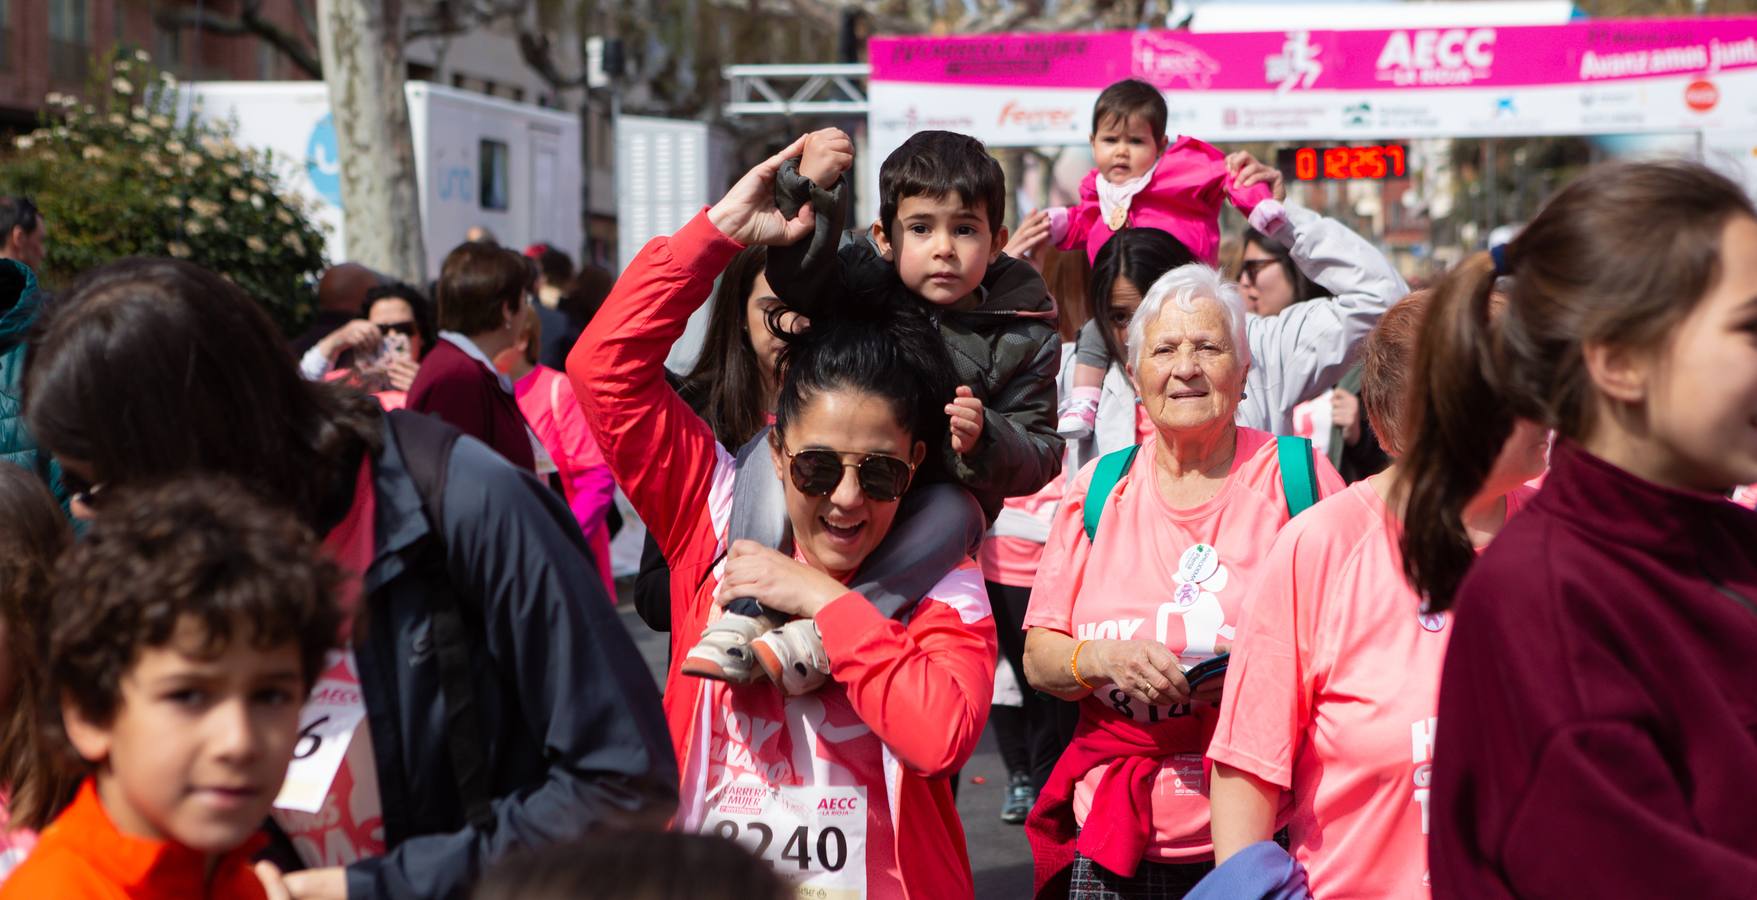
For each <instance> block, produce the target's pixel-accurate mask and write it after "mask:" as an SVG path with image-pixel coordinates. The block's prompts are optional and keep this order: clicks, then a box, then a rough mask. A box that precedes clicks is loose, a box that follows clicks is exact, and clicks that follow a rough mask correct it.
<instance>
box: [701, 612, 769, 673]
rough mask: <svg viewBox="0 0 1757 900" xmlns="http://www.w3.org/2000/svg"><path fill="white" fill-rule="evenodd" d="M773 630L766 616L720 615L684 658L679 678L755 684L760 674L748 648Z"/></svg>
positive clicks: (752, 654) (753, 656)
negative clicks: (691, 676)
mask: <svg viewBox="0 0 1757 900" xmlns="http://www.w3.org/2000/svg"><path fill="white" fill-rule="evenodd" d="M774 628H775V620H774V619H771V618H769V617H768V616H746V615H740V614H738V613H725V614H723V615H721V616H720V618H718V619H715V620H714V621H712V622H710V623H708V627H706V628H704V629H702V637H701V640H699V641H697V642H696V645H695V646H694V647H691V648H689V653H687V654H685V655H684V658H683V666H682V671H683V674H685V675H693V676H695V677H697V678H709V679H712V680H714V681H724V682H727V683H729V684H750V683H751V682H753V681H756V680H757V679H758V678H760V677H762V675H763V670H762V669H759V668H757V661H756V654H755V653H754V652H752V649H751V645H752V644H753V643H754V642H755V641H756V640H757V639H758V638H759V637H760V636H762V635H764V634H766V633H768V632H771V631H773V630H774Z"/></svg>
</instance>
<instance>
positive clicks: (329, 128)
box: [305, 113, 342, 206]
mask: <svg viewBox="0 0 1757 900" xmlns="http://www.w3.org/2000/svg"><path fill="white" fill-rule="evenodd" d="M305 174H306V176H308V177H309V178H310V179H311V187H312V188H313V189H315V190H316V191H317V193H318V194H319V195H320V196H322V197H323V199H325V200H328V201H329V202H331V203H333V204H335V205H336V206H341V205H342V163H341V155H340V154H339V153H337V152H336V123H335V119H334V118H332V117H331V116H330V114H329V113H324V116H323V118H321V119H318V120H317V126H316V127H315V128H312V129H311V139H310V140H309V141H307V142H306V144H305Z"/></svg>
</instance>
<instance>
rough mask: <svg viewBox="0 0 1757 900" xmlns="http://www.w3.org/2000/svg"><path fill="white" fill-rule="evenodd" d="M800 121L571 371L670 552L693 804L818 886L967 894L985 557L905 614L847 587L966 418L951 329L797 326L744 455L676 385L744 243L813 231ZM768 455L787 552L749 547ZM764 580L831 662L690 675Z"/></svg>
mask: <svg viewBox="0 0 1757 900" xmlns="http://www.w3.org/2000/svg"><path fill="white" fill-rule="evenodd" d="M802 143H803V139H801V141H799V142H795V143H794V144H793V145H792V146H790V147H788V148H787V149H785V150H783V151H781V152H780V153H779V154H777V155H775V156H773V157H771V158H770V159H768V160H766V161H765V162H763V163H762V164H760V165H758V166H757V167H756V168H755V169H753V170H751V171H750V172H749V173H748V174H746V175H745V176H744V178H743V179H741V180H740V181H739V182H738V184H736V185H734V186H733V188H732V190H731V191H730V192H729V193H728V194H727V195H726V197H725V198H724V199H722V200H721V201H720V202H719V203H718V204H716V205H715V206H714V207H713V208H712V209H710V210H708V211H707V212H706V213H705V214H703V215H699V216H697V217H696V218H695V219H693V220H691V221H690V223H689V224H687V225H685V226H684V227H683V228H682V229H681V230H680V231H678V233H677V234H675V235H673V236H672V237H669V238H659V239H656V240H654V241H653V242H652V243H650V244H648V245H647V247H646V248H645V249H644V250H643V251H642V252H641V253H640V255H639V256H637V257H636V258H635V260H634V262H633V263H631V264H630V265H629V267H628V269H627V270H626V271H624V272H623V275H622V278H621V280H619V281H618V282H617V284H616V288H615V290H614V291H613V292H612V293H611V296H610V298H609V299H608V300H606V301H605V304H604V307H603V308H602V309H601V310H600V311H599V313H598V315H597V316H596V317H595V318H594V319H593V321H592V324H591V325H590V326H589V327H588V328H587V329H586V332H585V334H584V335H583V336H582V337H581V339H580V342H579V343H578V344H577V345H576V346H575V348H574V351H573V354H572V356H571V357H570V358H569V360H568V369H569V376H570V377H571V378H572V380H573V383H574V389H575V390H576V392H578V394H579V397H580V401H581V404H582V406H583V407H584V408H585V411H586V418H587V420H588V421H589V422H590V423H591V425H592V428H593V431H594V432H595V434H596V437H597V440H598V444H599V446H600V447H601V448H602V449H603V451H604V454H605V457H606V458H607V459H608V460H609V462H610V468H611V470H612V471H613V472H614V473H615V475H616V479H617V482H618V483H619V484H620V485H621V486H622V489H623V490H624V491H625V492H626V493H627V494H628V497H629V499H630V501H632V502H633V504H634V507H635V510H636V512H638V513H639V514H640V517H641V519H642V520H643V521H644V522H645V523H646V524H647V526H648V528H650V529H651V530H652V532H653V534H654V535H655V537H656V538H657V540H658V543H659V546H660V548H661V549H662V550H663V551H664V554H665V558H666V559H667V560H669V561H670V563H671V589H672V590H671V596H672V623H673V627H672V630H671V635H672V654H671V665H670V668H669V670H668V672H667V677H666V689H665V710H666V714H667V718H668V719H669V722H670V726H671V737H672V741H673V743H674V746H675V748H676V751H677V755H678V758H679V760H680V761H681V764H680V769H681V770H682V775H683V777H682V785H681V789H680V792H679V793H680V798H681V805H680V808H679V812H678V822H679V824H680V826H681V827H683V828H686V829H690V830H697V831H707V832H713V833H717V834H721V835H724V836H726V837H729V838H733V839H736V840H737V841H739V842H740V843H741V844H743V845H744V846H746V847H747V848H749V849H750V850H751V851H752V852H754V853H756V854H757V855H759V856H761V857H762V858H764V859H766V860H768V861H769V862H770V863H771V864H773V865H774V866H775V867H776V868H777V869H778V870H779V871H781V872H784V873H786V874H788V875H789V876H791V877H792V878H794V879H795V880H796V881H797V882H799V884H800V885H801V888H802V890H806V891H813V892H818V893H814V894H813V895H818V894H819V893H821V894H822V895H828V896H849V897H854V896H864V897H873V898H896V897H904V896H911V897H969V896H971V895H972V893H973V885H972V882H971V876H970V866H969V859H968V857H967V854H966V853H965V850H964V834H963V827H962V825H961V823H960V821H959V819H958V815H957V811H956V807H955V805H954V803H953V799H952V791H951V785H950V783H949V780H948V776H950V775H951V774H952V773H954V772H956V771H957V770H958V769H959V767H960V766H962V765H963V763H964V762H965V760H966V759H967V758H968V757H969V755H970V753H971V752H972V751H973V750H974V749H975V746H976V741H977V738H978V737H979V736H980V735H981V733H982V728H983V724H984V722H985V720H986V718H987V713H988V704H989V698H990V695H991V691H992V687H993V681H994V671H995V658H996V642H995V634H994V625H993V622H992V619H991V618H990V615H989V606H988V598H987V595H986V593H985V592H984V590H983V585H982V573H981V570H980V569H979V568H978V567H977V566H976V564H975V562H974V561H972V560H969V559H965V560H964V561H963V562H962V563H961V564H954V565H952V566H949V567H948V569H949V570H948V571H945V572H943V574H942V575H941V576H940V577H939V578H938V581H937V583H936V584H934V586H933V587H932V588H931V589H930V590H929V591H928V592H927V594H926V596H924V597H923V598H922V599H921V601H920V602H919V603H918V604H916V605H915V606H914V607H913V610H912V612H911V613H910V615H909V616H908V617H907V621H906V622H904V621H898V620H896V619H892V618H888V617H886V616H884V615H881V614H880V613H879V612H878V610H877V609H875V608H874V606H873V605H872V604H871V603H870V602H869V601H868V600H867V599H866V597H864V596H862V595H861V594H859V593H857V592H854V591H851V590H849V589H848V588H847V587H846V584H847V583H848V582H849V581H850V580H851V579H852V578H853V576H855V574H856V573H857V572H858V571H859V570H860V569H861V566H862V564H863V563H864V562H866V560H867V558H868V556H869V555H871V554H872V552H873V550H874V548H876V547H878V545H879V544H880V542H881V541H883V540H884V539H885V537H886V536H887V535H888V534H889V533H890V532H891V531H892V528H893V524H894V523H896V522H898V521H899V519H898V515H897V512H898V506H899V505H900V501H901V500H902V499H903V498H904V495H905V494H906V493H908V492H909V491H910V489H911V488H912V487H913V486H916V485H917V484H918V483H919V482H921V481H922V480H924V472H923V469H924V468H927V467H929V466H931V465H932V464H931V463H924V461H925V460H929V459H930V458H931V457H932V456H935V455H937V454H930V452H929V448H936V447H938V446H940V445H941V444H943V443H944V442H945V441H947V440H948V438H947V432H946V427H947V426H946V415H945V406H946V404H947V403H948V402H949V401H950V399H951V398H952V396H953V390H954V387H955V376H954V374H953V372H954V370H953V369H952V363H951V360H950V359H949V357H948V356H947V354H946V351H945V345H944V342H943V341H941V340H940V339H939V338H938V334H937V332H936V331H935V329H934V327H933V325H932V324H931V323H930V322H929V321H928V320H927V318H926V317H925V315H921V314H919V313H914V312H912V311H910V312H902V313H897V312H893V313H889V314H886V315H885V316H884V318H882V319H880V320H876V321H875V320H863V319H859V318H854V317H842V316H838V317H834V318H835V321H829V322H823V323H814V324H813V325H812V327H811V328H809V329H807V330H805V331H803V332H801V333H799V334H790V335H786V336H784V337H783V340H784V341H785V342H786V344H787V346H786V348H785V349H784V351H783V356H782V360H781V384H780V388H779V390H778V392H777V395H776V402H775V426H774V429H773V430H772V432H771V434H772V437H771V439H770V440H769V442H768V444H767V446H763V447H759V448H756V449H755V451H754V452H752V453H750V454H746V455H745V456H744V458H743V459H742V460H737V459H734V458H733V457H732V456H731V455H730V454H728V453H727V452H726V451H725V450H724V449H723V448H722V447H721V446H720V445H719V444H718V443H716V442H715V440H714V435H713V432H712V431H710V430H709V428H708V426H707V424H706V423H704V422H703V421H702V420H701V419H700V418H699V417H697V416H696V415H695V413H693V412H691V411H690V409H689V407H688V406H687V405H686V404H685V403H684V402H683V401H682V400H681V399H680V398H679V397H678V396H677V394H676V393H675V392H673V391H672V390H671V389H670V388H669V387H668V386H667V385H666V383H665V376H664V368H663V364H664V360H665V356H666V354H667V353H668V352H669V350H670V349H671V345H672V343H673V342H674V341H676V340H677V339H678V338H679V337H681V336H682V335H683V332H684V326H685V324H686V322H687V321H688V319H689V316H690V314H691V313H693V312H694V311H695V310H696V309H697V308H698V307H699V306H701V305H702V304H703V303H704V302H705V301H706V300H707V299H708V295H709V292H710V291H711V290H712V288H713V282H714V277H715V276H716V275H718V274H719V273H720V272H721V271H722V270H723V269H725V267H726V265H727V263H728V262H729V261H730V260H731V259H732V258H733V257H734V256H735V255H736V254H737V253H738V252H739V251H740V250H741V249H743V247H744V246H745V245H754V244H768V245H774V244H779V243H783V242H786V241H790V240H798V239H800V238H802V237H804V236H806V235H808V234H810V233H811V229H812V227H813V217H812V216H811V215H810V214H805V215H802V216H800V217H799V218H797V219H794V220H791V221H788V220H786V219H784V218H783V217H782V216H781V214H780V212H779V211H778V210H776V208H775V206H774V199H773V198H774V188H773V182H774V177H775V173H776V171H778V169H779V168H780V165H781V162H782V160H785V159H787V158H789V157H796V156H798V155H799V153H800V151H801V147H802ZM751 466H757V467H761V468H762V469H769V471H768V472H767V473H764V472H762V471H761V469H758V470H755V471H753V470H751V469H750V468H749V467H751ZM769 467H773V468H769ZM763 474H766V475H767V476H768V477H770V478H773V477H775V475H780V477H781V481H782V483H783V488H782V489H783V492H784V501H785V506H786V518H787V522H788V524H789V526H790V527H791V529H792V546H791V548H790V549H789V551H788V552H778V551H775V550H771V549H769V548H767V547H765V546H763V545H761V544H758V543H756V542H752V541H739V542H736V543H732V544H731V545H730V546H728V534H729V533H730V527H729V525H730V522H731V521H732V520H734V519H735V518H737V517H738V516H739V515H740V514H741V512H740V506H739V504H738V502H736V500H735V498H737V497H738V496H739V490H738V481H739V479H741V478H744V477H747V476H749V477H757V476H758V475H763ZM903 527H907V526H906V525H905V526H903ZM743 596H756V597H761V598H763V603H764V605H765V606H766V607H768V608H769V609H771V610H773V611H775V612H779V613H783V614H788V615H793V616H798V617H800V618H801V619H805V620H809V621H810V622H811V623H813V624H814V626H815V629H816V631H817V633H818V634H819V635H820V636H821V638H822V649H821V650H820V651H819V653H820V654H821V655H822V656H824V657H825V659H823V660H813V663H814V665H816V664H821V668H822V669H824V670H826V671H828V672H829V673H830V675H829V681H828V683H826V684H824V685H823V686H822V687H821V688H820V689H818V690H815V691H812V692H809V693H795V692H792V691H784V689H783V686H781V685H777V684H775V683H772V682H770V681H769V680H767V679H764V680H761V681H758V682H755V683H751V684H730V683H727V682H724V681H715V680H707V679H696V678H691V677H687V676H685V675H684V674H683V671H682V662H683V660H684V658H685V652H686V651H687V650H688V649H689V648H690V646H692V645H693V643H694V641H695V638H696V636H697V635H699V634H701V632H702V628H703V627H704V625H706V624H707V623H708V622H710V621H712V620H713V619H715V618H716V617H718V616H719V615H721V614H722V610H721V607H722V606H723V605H724V604H725V603H726V602H727V601H728V600H730V599H733V598H737V597H743ZM801 674H802V675H803V674H805V673H801Z"/></svg>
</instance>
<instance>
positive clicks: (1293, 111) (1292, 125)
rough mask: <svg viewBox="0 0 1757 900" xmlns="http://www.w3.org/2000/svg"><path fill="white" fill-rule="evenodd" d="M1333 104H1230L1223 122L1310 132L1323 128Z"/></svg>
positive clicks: (1253, 128) (1241, 126)
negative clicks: (1253, 105) (1251, 105)
mask: <svg viewBox="0 0 1757 900" xmlns="http://www.w3.org/2000/svg"><path fill="white" fill-rule="evenodd" d="M1334 111H1335V107H1332V106H1316V105H1313V106H1295V105H1288V106H1258V107H1250V106H1243V107H1241V106H1228V107H1226V108H1225V109H1223V110H1222V111H1221V114H1220V121H1221V123H1222V124H1223V125H1224V126H1225V127H1227V128H1237V129H1242V130H1249V131H1258V130H1262V131H1302V130H1303V131H1310V130H1312V129H1314V128H1322V127H1323V126H1324V124H1325V123H1326V122H1328V121H1329V116H1331V115H1333V114H1334Z"/></svg>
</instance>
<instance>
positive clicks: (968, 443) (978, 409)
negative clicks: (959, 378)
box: [946, 385, 982, 456]
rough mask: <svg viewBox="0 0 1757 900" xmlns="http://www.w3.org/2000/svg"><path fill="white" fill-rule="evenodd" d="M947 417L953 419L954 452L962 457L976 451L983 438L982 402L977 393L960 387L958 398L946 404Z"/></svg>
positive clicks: (962, 386)
mask: <svg viewBox="0 0 1757 900" xmlns="http://www.w3.org/2000/svg"><path fill="white" fill-rule="evenodd" d="M946 415H947V416H949V417H951V424H952V452H954V453H957V454H958V455H960V456H962V455H963V454H966V453H969V452H970V451H972V450H975V449H976V441H977V439H978V438H980V437H982V401H981V400H978V399H976V392H974V391H972V390H970V388H969V387H966V386H964V385H959V386H958V396H956V397H954V398H952V402H950V403H948V404H946Z"/></svg>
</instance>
